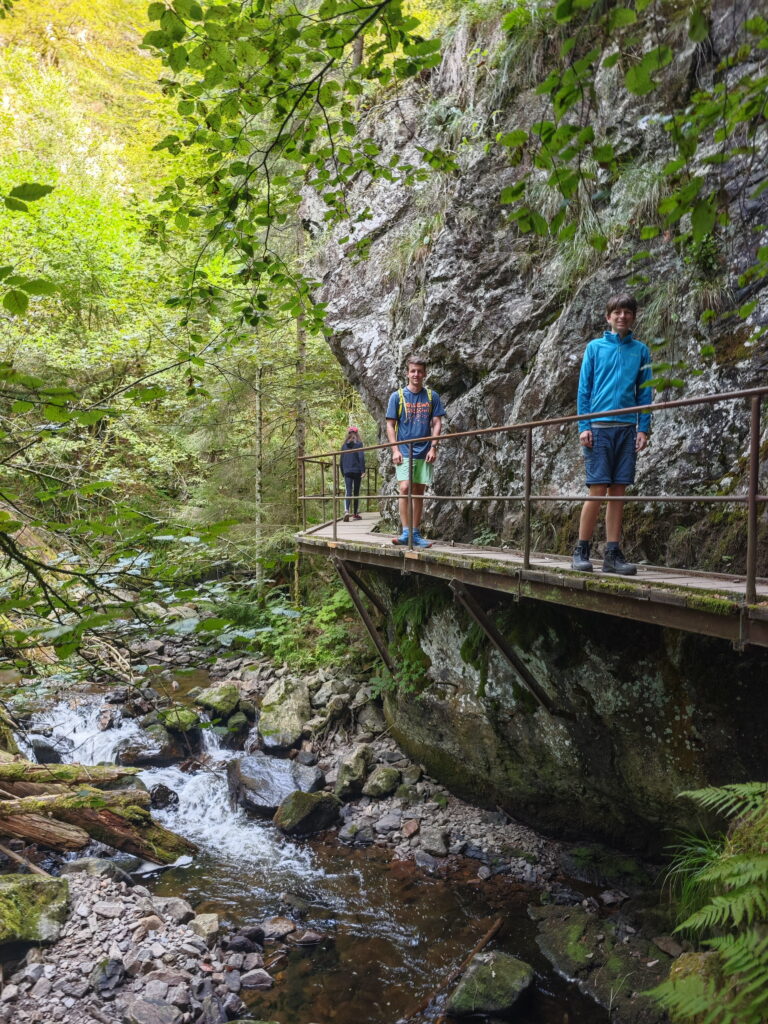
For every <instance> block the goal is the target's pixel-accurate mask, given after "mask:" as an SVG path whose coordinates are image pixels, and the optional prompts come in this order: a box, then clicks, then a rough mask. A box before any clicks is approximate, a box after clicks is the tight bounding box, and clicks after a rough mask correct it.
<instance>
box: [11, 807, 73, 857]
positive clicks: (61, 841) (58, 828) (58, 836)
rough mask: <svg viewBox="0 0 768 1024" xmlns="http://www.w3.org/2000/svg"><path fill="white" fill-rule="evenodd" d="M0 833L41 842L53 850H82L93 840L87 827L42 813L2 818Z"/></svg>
mask: <svg viewBox="0 0 768 1024" xmlns="http://www.w3.org/2000/svg"><path fill="white" fill-rule="evenodd" d="M0 835H4V836H13V838H14V839H25V840H26V841H27V842H28V843H39V844H40V845H41V846H48V847H50V849H52V850H82V848H83V847H84V846H87V845H88V843H90V841H91V837H90V836H89V835H88V833H87V832H86V831H85V829H82V828H78V827H77V826H76V825H70V824H68V823H67V822H64V821H58V820H57V819H56V818H44V817H43V816H42V815H41V814H14V815H13V816H12V817H10V818H3V819H0Z"/></svg>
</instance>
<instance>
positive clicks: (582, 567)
mask: <svg viewBox="0 0 768 1024" xmlns="http://www.w3.org/2000/svg"><path fill="white" fill-rule="evenodd" d="M571 568H572V569H578V570H579V572H592V563H591V562H590V560H589V541H588V540H580V541H579V543H578V544H577V545H576V547H575V548H574V549H573V558H572V559H571Z"/></svg>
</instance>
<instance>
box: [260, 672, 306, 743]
mask: <svg viewBox="0 0 768 1024" xmlns="http://www.w3.org/2000/svg"><path fill="white" fill-rule="evenodd" d="M311 713H312V710H311V705H310V702H309V688H308V687H307V684H306V682H304V681H303V680H301V679H293V678H291V677H290V676H283V677H281V678H280V679H278V680H277V681H276V682H275V683H273V684H272V686H270V688H269V689H268V690H267V692H266V693H265V694H264V698H263V700H262V702H261V716H260V718H259V732H260V733H261V735H262V737H263V739H264V748H265V750H273V751H281V750H288V749H290V748H291V747H294V746H295V745H296V744H297V743H298V742H299V740H300V739H301V735H302V732H303V731H304V723H305V722H306V721H307V720H308V719H309V717H310V715H311Z"/></svg>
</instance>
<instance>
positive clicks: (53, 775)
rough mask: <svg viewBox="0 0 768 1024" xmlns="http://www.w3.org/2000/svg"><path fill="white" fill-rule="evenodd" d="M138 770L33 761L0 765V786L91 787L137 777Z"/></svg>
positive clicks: (121, 767)
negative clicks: (47, 784)
mask: <svg viewBox="0 0 768 1024" xmlns="http://www.w3.org/2000/svg"><path fill="white" fill-rule="evenodd" d="M140 771H141V769H140V768H129V767H128V766H125V767H123V766H122V765H112V764H97V765H87V764H35V763H34V762H33V761H12V762H6V763H0V784H2V782H3V781H7V782H16V781H19V782H20V781H22V780H23V781H24V782H63V783H65V784H71V783H74V782H87V783H89V784H90V785H91V786H98V785H99V784H100V783H106V782H115V781H116V780H117V779H127V778H128V777H129V776H131V775H138V773H139V772H140Z"/></svg>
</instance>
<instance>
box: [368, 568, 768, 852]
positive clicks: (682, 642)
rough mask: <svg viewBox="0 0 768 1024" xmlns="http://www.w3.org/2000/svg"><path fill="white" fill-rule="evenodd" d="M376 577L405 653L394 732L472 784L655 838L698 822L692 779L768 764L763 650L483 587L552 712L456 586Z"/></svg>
mask: <svg viewBox="0 0 768 1024" xmlns="http://www.w3.org/2000/svg"><path fill="white" fill-rule="evenodd" d="M368 579H369V580H370V581H371V583H372V584H373V585H374V586H375V587H376V589H377V591H378V593H379V595H380V596H381V597H382V598H384V599H385V600H386V601H387V602H388V604H389V607H390V610H391V613H390V616H389V624H390V643H391V646H392V651H393V654H394V655H395V658H396V660H397V662H398V664H400V665H402V666H403V676H402V679H401V685H400V686H399V687H398V688H397V689H396V690H393V691H392V692H390V693H389V694H388V696H387V699H386V714H387V719H388V721H389V723H390V726H391V729H392V732H393V734H394V735H395V737H396V738H397V740H398V742H400V743H401V744H402V746H403V747H404V748H405V750H406V751H407V752H408V753H409V754H410V755H411V756H412V757H415V758H417V759H418V760H421V761H422V762H423V763H424V764H425V766H426V767H427V768H428V770H429V771H430V773H431V774H433V775H434V776H435V777H436V778H438V779H440V781H441V782H443V783H444V784H446V785H447V786H449V788H450V789H452V790H453V791H454V792H455V793H457V794H459V795H461V796H463V797H465V798H468V799H470V800H472V801H474V802H477V803H481V804H484V805H486V806H489V807H494V806H500V807H502V808H503V809H504V810H505V811H507V812H508V813H510V814H511V815H513V816H514V817H516V818H519V819H521V820H523V821H526V822H528V823H530V824H532V825H535V826H536V827H538V828H541V829H543V830H545V831H547V832H550V833H553V834H555V835H558V836H562V837H569V838H585V837H593V838H595V837H597V838H601V839H603V840H604V841H606V842H609V843H614V844H616V845H620V846H628V847H631V848H634V849H637V850H641V851H645V852H658V851H659V850H660V849H661V848H662V847H663V846H665V845H668V844H669V843H670V842H671V841H672V838H673V833H674V832H675V831H676V830H680V829H694V828H696V826H697V823H698V821H699V818H698V816H697V814H696V812H694V810H693V808H692V806H691V805H690V804H688V803H687V802H686V801H684V800H680V799H679V798H678V794H679V793H680V792H681V791H682V790H685V789H692V788H697V787H700V786H705V785H718V784H722V783H726V782H735V781H743V780H750V779H765V778H766V777H768V745H766V743H765V736H766V734H767V730H768V702H767V701H766V700H765V685H766V678H767V677H768V672H767V671H766V669H768V656H767V655H766V652H765V651H762V650H761V649H756V648H751V649H750V648H748V649H747V650H746V651H745V652H743V653H738V652H736V651H734V650H733V649H732V647H731V645H730V644H728V643H727V642H725V641H720V640H715V639H711V638H709V637H702V636H697V635H695V634H689V633H683V632H680V631H677V630H671V629H661V628H659V627H657V626H651V625H645V624H642V623H634V622H631V621H628V620H625V619H618V618H613V617H611V616H607V615H599V614H597V613H593V612H582V611H577V610H573V609H567V608H558V607H557V606H552V605H549V604H544V603H542V602H536V601H529V600H525V599H522V600H520V601H519V602H518V601H515V600H513V599H512V598H511V597H508V596H506V595H499V594H493V593H491V592H485V593H484V595H483V603H484V604H485V608H486V611H487V612H488V613H489V614H490V616H491V617H492V619H493V621H494V623H495V624H496V626H497V627H498V628H499V629H500V631H501V633H502V635H503V636H504V637H505V639H506V640H507V642H508V643H509V644H510V645H511V646H512V647H513V648H514V650H515V651H516V652H517V653H518V655H519V656H520V657H521V659H522V660H523V661H524V663H525V664H526V666H527V667H528V669H529V670H530V671H531V672H532V673H533V675H534V677H535V678H536V680H537V681H538V682H539V684H540V685H541V687H542V688H543V689H544V690H545V691H546V693H547V695H548V696H549V698H550V699H551V700H552V702H553V705H554V707H555V709H556V711H557V712H561V713H557V714H553V715H551V714H549V713H548V712H547V711H546V710H545V709H544V708H542V707H540V706H539V705H538V703H537V702H536V701H535V700H533V699H532V697H531V696H530V694H529V693H528V692H527V691H526V689H525V688H524V686H523V685H522V684H521V682H520V680H519V677H518V676H517V675H516V673H515V671H514V669H512V667H511V666H510V665H509V663H508V662H507V661H506V659H505V658H504V657H503V656H502V655H501V654H499V653H498V652H497V651H496V650H495V649H494V648H493V647H492V646H491V645H490V643H489V642H488V641H487V639H486V638H485V637H484V636H483V635H482V634H481V633H480V631H479V630H478V628H477V627H476V626H475V625H474V624H472V623H470V621H469V619H468V617H467V615H466V613H465V612H464V611H463V609H461V608H460V607H458V606H457V605H456V604H455V603H454V600H453V595H452V593H451V591H450V590H449V588H448V587H447V585H445V584H442V583H440V582H436V581H431V580H423V579H421V578H419V577H416V576H413V575H411V576H402V575H401V574H399V573H394V572H388V571H385V570H379V571H378V572H376V573H375V574H374V573H373V572H371V573H370V574H369V576H368ZM476 593H477V592H476Z"/></svg>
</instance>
